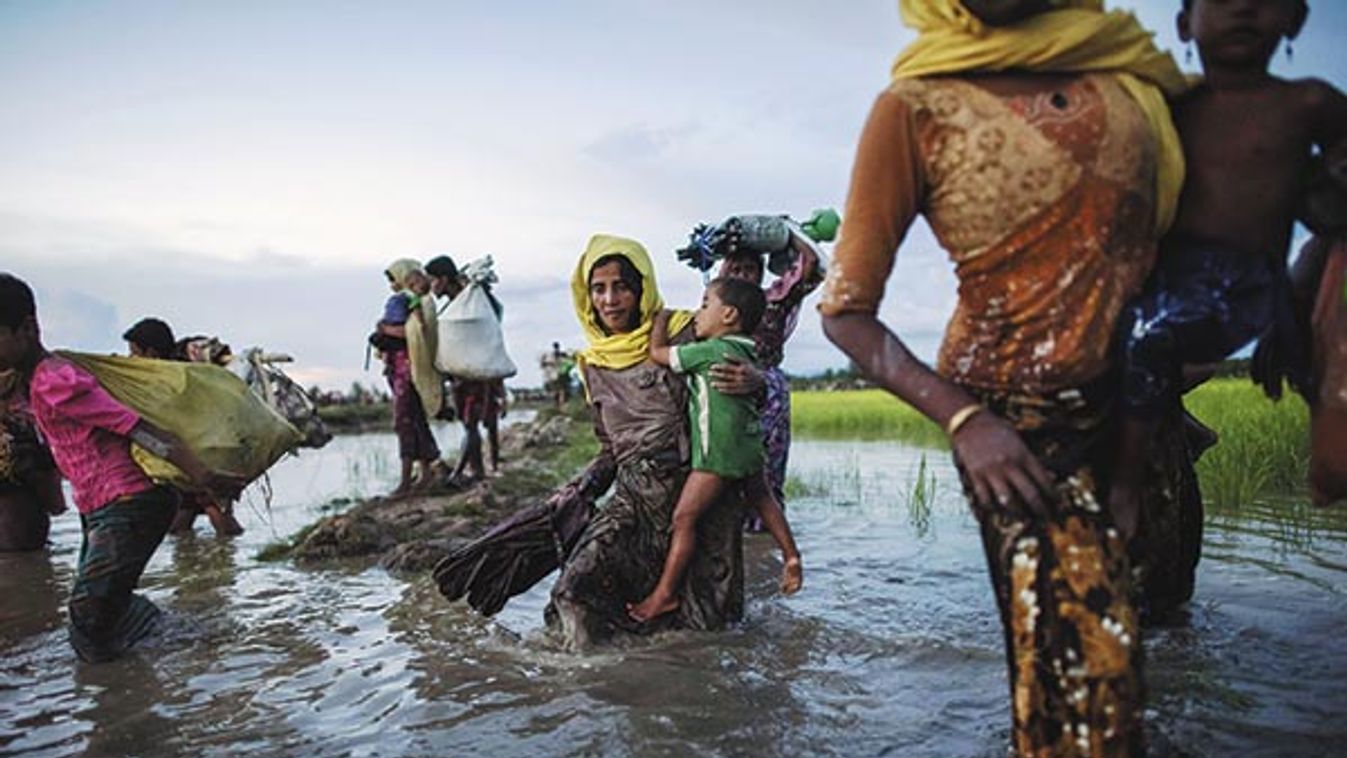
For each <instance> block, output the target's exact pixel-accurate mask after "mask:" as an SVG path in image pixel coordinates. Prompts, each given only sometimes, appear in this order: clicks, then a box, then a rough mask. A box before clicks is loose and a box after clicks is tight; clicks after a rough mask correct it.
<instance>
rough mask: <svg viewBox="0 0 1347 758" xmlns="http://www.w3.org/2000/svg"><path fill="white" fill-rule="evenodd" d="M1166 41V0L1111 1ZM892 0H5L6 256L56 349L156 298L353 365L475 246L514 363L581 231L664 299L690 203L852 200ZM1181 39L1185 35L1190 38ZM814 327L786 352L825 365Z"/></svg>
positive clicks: (1, 142)
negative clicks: (420, 284) (396, 285)
mask: <svg viewBox="0 0 1347 758" xmlns="http://www.w3.org/2000/svg"><path fill="white" fill-rule="evenodd" d="M1121 4H1122V5H1125V6H1130V7H1134V8H1136V10H1137V11H1138V13H1139V15H1140V16H1141V18H1142V20H1143V21H1144V22H1145V23H1147V24H1148V25H1150V26H1151V27H1152V28H1155V29H1157V30H1159V32H1160V34H1159V39H1160V41H1161V43H1162V45H1167V46H1169V47H1171V48H1177V40H1176V39H1175V37H1174V33H1173V30H1172V26H1173V13H1174V11H1175V9H1176V6H1177V2H1176V0H1137V1H1136V2H1130V3H1121ZM896 6H897V4H896V2H893V0H855V2H848V3H846V4H844V5H839V4H837V3H835V2H829V1H828V0H791V1H783V0H737V1H736V2H734V3H720V2H712V1H711V0H686V1H685V2H680V3H666V2H657V1H655V0H644V1H643V0H575V1H574V2H567V3H542V2H520V3H460V2H455V3H444V2H430V1H429V0H426V1H424V2H422V1H416V2H413V1H407V0H404V1H401V2H387V3H378V4H370V3H366V2H329V1H324V2H318V1H317V0H313V1H306V2H301V1H298V0H288V1H287V0H274V1H270V2H257V1H250V0H245V1H244V2H236V3H211V4H206V3H170V2H163V3H160V2H104V3H88V2H76V1H75V0H50V1H49V2H42V3H31V2H30V3H6V4H3V5H0V96H3V98H4V102H5V108H3V109H0V268H4V269H9V270H13V271H15V272H16V273H18V274H20V275H21V276H24V277H25V278H27V279H29V280H30V281H31V282H32V283H33V284H34V285H35V286H36V287H37V288H38V290H39V294H40V295H41V297H42V309H43V312H42V316H43V320H44V322H45V327H46V329H47V332H48V334H49V336H50V337H51V338H52V341H53V342H54V343H56V344H64V345H70V346H74V347H82V348H88V349H98V350H107V349H116V348H119V347H120V340H119V335H120V333H121V331H122V330H123V329H124V328H125V326H126V325H127V324H129V323H131V322H132V321H134V320H135V319H136V318H139V317H140V316H142V315H146V314H150V313H153V314H158V315H162V316H164V317H166V318H168V319H169V320H170V321H171V322H173V323H174V324H175V325H176V326H179V327H180V328H182V329H187V330H192V331H203V332H211V333H218V334H220V335H221V336H222V337H223V338H225V339H226V340H227V341H230V342H232V343H233V344H234V345H235V346H239V345H243V344H251V343H265V344H267V345H268V346H269V347H274V348H276V349H281V350H286V351H288V352H292V353H294V354H296V356H297V357H298V358H299V359H300V363H299V369H300V372H301V373H302V374H303V376H305V377H308V378H312V379H314V380H316V381H321V382H323V383H324V384H328V385H330V386H344V385H345V384H347V383H349V382H350V381H351V380H353V379H360V380H362V381H366V382H368V381H378V380H379V377H378V375H377V373H374V372H370V373H368V374H366V373H363V372H362V371H361V369H360V364H361V360H362V359H363V345H364V337H365V335H366V334H367V333H368V331H369V328H370V324H371V322H372V320H373V319H374V318H375V317H376V315H377V313H378V311H379V307H380V304H381V303H382V300H383V298H384V297H385V296H386V294H387V293H386V289H385V285H384V284H383V281H382V277H381V274H380V272H381V270H382V268H383V267H384V266H385V265H386V264H387V263H388V262H389V261H390V260H392V259H393V258H397V257H403V256H408V255H410V256H414V257H420V258H423V259H424V258H429V257H431V256H432V255H435V254H438V253H444V252H447V253H449V254H451V255H453V256H454V257H455V258H456V259H458V260H459V261H460V262H462V261H465V260H468V259H471V258H473V257H476V256H477V255H480V254H484V253H491V254H493V255H494V256H495V258H496V260H497V262H498V269H499V271H500V273H501V276H502V279H503V281H502V284H501V286H500V288H499V293H500V295H501V297H502V298H503V299H504V300H505V302H506V306H507V309H508V313H507V318H506V330H507V339H508V340H509V344H510V347H511V349H512V351H513V353H514V355H515V358H516V360H517V362H518V363H520V365H521V368H522V369H524V372H523V374H522V375H521V382H523V383H531V382H536V381H537V378H538V372H537V369H536V366H535V365H533V364H534V358H535V356H536V354H537V353H538V352H540V351H541V350H542V349H543V348H544V347H545V346H546V345H547V344H549V343H550V342H551V341H552V340H553V339H561V340H563V341H565V342H567V343H568V344H571V345H575V344H577V343H578V341H579V338H580V333H579V329H578V328H577V327H576V326H575V324H574V319H573V318H572V317H571V316H570V301H569V290H568V284H567V279H568V277H569V275H570V271H571V268H572V266H573V264H574V260H575V257H576V255H577V254H578V253H579V251H580V250H581V249H582V248H583V246H584V244H585V241H586V240H587V238H588V236H589V235H590V234H592V233H594V232H599V231H604V232H613V233H619V234H625V235H629V236H633V237H636V238H638V239H641V240H642V241H644V242H645V243H646V245H647V246H648V247H649V248H650V250H651V251H652V253H653V254H654V255H655V257H656V259H657V262H658V266H659V268H660V276H661V282H662V284H663V286H664V288H665V290H666V299H667V300H668V301H669V302H670V303H674V304H679V303H682V304H691V303H695V302H696V299H697V295H698V290H699V287H700V279H699V278H698V277H697V276H695V275H694V274H693V273H692V272H690V271H689V270H687V269H682V268H680V267H679V266H678V265H677V264H676V263H675V262H674V259H673V257H672V254H671V251H672V250H673V249H674V248H675V247H677V246H678V245H680V244H681V243H682V242H683V241H684V240H685V238H686V235H687V232H688V230H689V229H690V228H691V226H692V225H693V224H695V223H697V222H699V221H711V220H717V219H719V218H721V217H724V216H726V215H728V214H731V213H735V212H753V211H772V212H777V211H786V212H795V213H807V212H808V211H809V210H811V209H812V208H815V207H819V206H824V205H832V206H834V207H838V208H839V209H840V208H841V206H842V203H843V201H844V196H845V192H846V183H847V176H848V173H849V171H850V161H851V151H852V149H853V147H854V143H855V139H856V136H857V134H858V132H859V129H860V125H861V123H862V120H863V119H864V116H865V113H866V111H867V109H868V108H869V105H870V103H871V101H872V100H873V97H874V95H875V93H876V92H878V91H879V90H880V89H881V88H882V87H883V86H884V83H885V81H886V79H887V72H888V67H889V64H890V62H891V61H892V58H893V56H894V54H895V53H896V52H897V51H898V50H899V49H900V48H901V47H902V45H903V44H904V43H905V42H906V41H907V40H909V39H911V35H910V33H908V32H907V31H906V30H904V29H903V28H902V26H901V24H900V23H899V20H898V16H897V7H896ZM1345 31H1347V8H1345V7H1343V6H1340V5H1338V4H1332V5H1331V6H1330V5H1329V4H1326V3H1319V4H1316V6H1315V9H1314V13H1313V15H1312V17H1311V20H1310V24H1309V27H1308V28H1307V30H1306V32H1305V34H1304V35H1303V37H1302V39H1301V40H1299V41H1298V42H1297V45H1296V59H1295V62H1294V64H1292V65H1290V66H1288V65H1287V64H1286V63H1285V62H1284V61H1283V60H1280V59H1279V62H1278V64H1277V67H1278V71H1279V72H1281V73H1286V74H1290V75H1303V74H1304V73H1309V72H1313V73H1315V74H1318V75H1321V76H1324V77H1326V78H1328V79H1329V80H1330V81H1333V82H1335V83H1337V84H1338V85H1339V86H1343V83H1344V81H1347V63H1345V62H1344V59H1343V58H1342V56H1340V55H1338V54H1337V51H1336V50H1335V49H1334V46H1335V44H1336V40H1339V39H1341V38H1342V35H1343V33H1344V32H1345ZM1179 57H1180V59H1182V55H1181V54H1180V55H1179ZM953 292H954V284H953V277H952V276H951V274H950V272H949V265H948V264H947V263H946V260H945V256H944V254H943V253H942V252H941V251H940V250H939V249H938V247H937V246H936V245H935V243H934V241H933V240H932V239H931V237H930V235H929V233H928V232H925V231H917V232H914V233H913V234H912V235H911V236H910V237H909V241H908V244H907V245H906V246H905V249H904V250H903V253H902V255H901V256H900V257H899V261H898V264H897V266H896V268H895V273H894V275H893V278H892V280H891V284H890V295H889V298H888V300H886V303H885V307H884V311H883V315H884V317H885V318H886V320H887V321H888V322H889V323H891V324H893V325H895V327H896V328H897V329H898V331H899V332H900V333H901V334H903V335H904V336H905V337H908V338H910V339H911V341H912V342H913V344H914V347H915V348H916V349H917V351H918V352H919V353H921V354H923V355H926V356H930V355H932V354H933V352H934V347H935V344H936V342H937V340H938V336H939V333H940V332H941V330H942V329H943V327H944V323H945V320H946V318H947V317H948V313H949V311H950V309H951V306H952V299H953ZM842 363H843V358H842V357H841V355H840V354H839V353H837V352H836V351H835V350H834V349H833V348H831V346H829V345H828V344H827V343H826V341H825V340H824V339H823V337H822V335H821V332H820V329H819V326H818V322H817V319H815V318H811V317H806V318H805V319H803V321H802V324H801V327H800V333H799V336H798V338H797V340H796V342H794V343H793V344H792V346H791V349H790V351H789V352H788V359H787V367H788V368H789V369H792V370H796V371H808V370H818V369H822V368H824V367H827V366H839V365H842Z"/></svg>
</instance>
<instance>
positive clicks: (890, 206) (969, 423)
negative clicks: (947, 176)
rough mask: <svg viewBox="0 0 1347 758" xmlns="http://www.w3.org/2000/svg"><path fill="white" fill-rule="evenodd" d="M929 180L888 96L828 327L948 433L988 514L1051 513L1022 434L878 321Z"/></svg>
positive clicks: (865, 139) (857, 174)
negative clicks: (956, 422) (960, 419)
mask: <svg viewBox="0 0 1347 758" xmlns="http://www.w3.org/2000/svg"><path fill="white" fill-rule="evenodd" d="M924 182H925V177H924V176H923V173H922V164H921V159H920V155H919V151H918V149H917V133H916V127H915V121H914V118H913V116H912V114H911V112H910V111H909V109H908V108H907V106H906V104H904V103H903V102H902V100H901V99H900V98H899V97H898V96H897V95H895V94H893V93H891V92H886V93H884V94H882V95H880V97H879V99H878V100H877V101H876V102H875V105H874V108H873V109H872V110H871V113H870V117H869V119H868V120H867V122H866V125H865V128H864V130H863V132H862V134H861V139H860V144H859V146H858V147H857V150H856V161H855V165H854V167H853V169H852V175H851V187H850V191H849V193H848V199H847V212H846V213H845V214H844V216H843V217H844V218H845V219H846V221H845V223H843V225H842V234H841V239H839V240H838V244H837V247H836V249H835V252H834V255H833V261H832V266H831V270H830V273H829V281H828V284H827V285H826V286H827V288H828V289H827V292H825V296H824V301H823V303H822V304H821V305H820V310H821V311H822V312H823V314H824V318H823V330H824V333H825V334H827V335H828V339H830V340H831V341H832V342H833V343H834V344H835V345H837V347H838V348H840V349H841V350H842V352H843V353H845V354H846V355H847V356H849V357H850V358H851V359H852V360H853V361H854V362H855V364H856V366H857V367H858V368H859V369H860V371H861V373H862V374H863V375H864V376H866V377H867V378H868V379H870V380H871V381H873V382H875V383H876V384H878V385H879V386H881V387H883V388H884V389H886V390H888V391H889V392H891V393H893V394H894V395H896V396H897V397H899V398H900V399H902V400H903V401H905V402H907V403H908V404H909V405H911V406H913V407H914V408H916V409H917V410H918V411H920V412H921V413H922V414H924V415H925V416H926V417H927V418H929V419H931V420H932V421H934V422H935V423H937V424H939V425H940V426H941V427H943V428H946V429H948V428H949V424H950V422H951V420H953V419H954V418H955V416H956V415H958V414H960V412H961V411H963V412H964V418H965V420H966V423H963V424H962V425H961V426H960V427H959V428H958V430H957V432H956V433H955V434H954V435H953V438H952V439H951V440H950V442H951V445H952V446H953V447H954V452H955V455H956V456H957V457H958V459H959V461H960V463H961V464H962V466H963V468H964V470H965V472H966V473H967V475H968V478H969V481H970V483H971V485H972V488H973V496H974V500H975V502H976V503H977V504H978V505H979V506H981V507H995V506H996V505H997V504H999V505H1000V506H1001V507H1003V508H1016V509H1018V508H1020V507H1024V506H1027V507H1028V509H1029V510H1030V511H1032V512H1034V513H1036V514H1039V515H1046V514H1047V513H1048V511H1049V509H1050V508H1051V504H1052V501H1053V499H1054V498H1055V491H1054V488H1053V479H1052V476H1051V474H1050V473H1049V472H1048V471H1047V469H1045V468H1044V467H1043V465H1042V464H1041V463H1040V462H1039V461H1038V459H1037V458H1035V457H1034V455H1033V453H1032V452H1030V450H1029V449H1028V447H1027V446H1026V445H1025V444H1024V441H1023V440H1022V439H1021V438H1020V436H1019V434H1018V433H1017V432H1016V431H1015V429H1014V428H1013V427H1011V426H1010V424H1009V423H1007V422H1006V421H1005V420H1004V419H1001V418H1000V417H998V416H996V415H994V414H993V413H991V412H989V411H980V412H974V413H973V415H972V416H971V417H969V416H967V411H965V409H968V408H971V407H975V406H976V405H977V400H976V399H975V398H974V397H973V396H972V395H970V394H969V393H968V392H966V391H964V390H963V389H962V388H960V387H959V386H958V385H956V384H954V383H953V382H950V381H949V380H947V379H945V378H944V377H942V376H940V375H939V374H937V373H935V372H934V371H933V370H931V368H930V367H929V366H927V365H926V364H924V363H922V362H921V361H920V360H918V359H917V358H916V357H915V356H913V355H912V352H911V351H910V350H908V348H907V346H906V345H905V344H904V343H903V341H902V340H901V339H899V337H898V336H897V335H896V334H894V333H893V332H892V331H890V330H889V329H888V328H887V327H886V326H885V325H884V324H883V323H882V322H881V321H880V320H879V317H878V310H879V300H880V297H881V296H882V294H883V288H884V282H885V281H886V280H887V279H888V275H889V273H890V272H891V271H892V269H893V261H894V259H895V257H896V256H897V253H898V249H899V247H900V246H901V244H902V241H903V238H904V237H905V236H906V234H907V230H908V228H909V227H910V225H911V224H912V222H913V220H915V218H916V216H917V214H918V212H919V211H920V208H921V204H922V197H923V193H924V191H925V187H924Z"/></svg>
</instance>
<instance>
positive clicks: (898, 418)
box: [791, 378, 1309, 508]
mask: <svg viewBox="0 0 1347 758" xmlns="http://www.w3.org/2000/svg"><path fill="white" fill-rule="evenodd" d="M1184 403H1185V404H1186V406H1187V407H1188V409H1189V410H1190V411H1191V412H1192V413H1193V415H1195V416H1197V417H1198V418H1199V419H1201V420H1202V422H1203V423H1205V424H1207V425H1208V426H1210V427H1212V428H1213V429H1215V430H1216V432H1217V433H1218V434H1219V435H1220V436H1221V441H1220V444H1218V445H1217V446H1216V447H1214V448H1212V449H1211V450H1208V451H1207V453H1206V455H1204V456H1203V457H1202V459H1201V460H1200V461H1198V464H1197V472H1198V477H1199V480H1200V482H1201V485H1202V494H1203V497H1204V499H1205V500H1206V501H1207V502H1208V503H1209V504H1211V505H1213V506H1216V507H1218V508H1219V507H1231V508H1238V507H1241V506H1243V505H1247V504H1249V503H1252V502H1253V501H1254V500H1255V499H1258V498H1263V497H1268V496H1272V495H1299V494H1301V493H1303V492H1304V491H1305V475H1306V471H1307V469H1308V465H1309V447H1308V439H1309V411H1308V409H1307V408H1306V406H1305V403H1304V402H1303V401H1302V400H1301V399H1300V398H1299V397H1298V396H1294V395H1290V396H1288V397H1286V398H1284V399H1283V400H1282V401H1281V402H1277V403H1274V402H1272V401H1271V400H1268V399H1267V398H1266V397H1264V396H1263V393H1262V392H1261V391H1260V390H1259V389H1258V388H1257V387H1255V386H1254V385H1253V383H1251V382H1250V381H1249V380H1248V379H1243V378H1229V379H1214V380H1212V381H1210V382H1207V383H1206V384H1204V385H1202V386H1201V387H1199V388H1198V389H1197V390H1195V391H1194V392H1192V393H1190V394H1189V395H1188V396H1187V397H1185V398H1184ZM791 405H792V415H791V428H792V431H793V433H794V434H795V435H797V436H799V437H801V438H813V439H868V440H883V439H891V440H901V441H903V442H906V443H908V444H911V445H916V446H918V447H929V448H940V449H947V448H948V447H949V444H948V441H947V440H946V439H945V434H944V432H943V431H942V430H941V429H940V428H939V427H937V426H936V425H935V424H934V423H932V422H931V421H930V420H928V419H927V418H926V417H924V416H922V415H921V414H920V413H918V412H917V411H916V410H915V409H913V408H912V407H911V406H909V405H907V404H905V403H903V402H901V401H899V400H897V399H896V398H894V397H893V396H891V395H889V394H888V393H887V392H884V391H883V390H877V389H870V390H853V391H842V392H822V391H801V392H794V393H792V394H791Z"/></svg>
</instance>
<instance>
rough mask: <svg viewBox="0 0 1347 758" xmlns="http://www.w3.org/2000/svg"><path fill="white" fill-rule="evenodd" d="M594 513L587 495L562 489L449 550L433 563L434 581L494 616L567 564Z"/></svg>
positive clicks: (448, 595) (445, 592)
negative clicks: (514, 598)
mask: <svg viewBox="0 0 1347 758" xmlns="http://www.w3.org/2000/svg"><path fill="white" fill-rule="evenodd" d="M593 512H594V496H593V495H592V494H587V493H586V492H585V488H583V487H582V488H578V489H576V488H565V489H563V490H562V491H561V492H560V493H558V494H557V495H556V496H554V497H552V498H550V499H549V500H546V501H544V502H540V503H536V504H534V505H530V506H528V507H526V508H523V509H521V510H519V511H517V512H515V513H514V514H513V515H511V516H510V517H509V518H507V519H506V520H504V521H502V522H501V523H499V524H497V525H496V526H494V527H492V528H491V530H490V531H488V532H487V533H486V534H484V535H482V536H481V537H478V538H477V539H475V540H473V541H472V542H470V543H468V544H467V545H464V546H462V547H460V548H458V549H457V550H454V551H453V552H452V553H450V554H449V555H448V556H446V557H445V558H444V559H443V560H441V561H440V562H439V564H438V565H436V566H435V570H434V573H433V575H434V577H435V584H436V585H437V586H438V587H439V589H440V594H442V595H444V596H445V597H446V598H448V599H449V600H451V601H452V600H458V599H460V598H466V599H467V601H468V605H469V606H471V607H472V608H473V610H475V611H477V612H478V613H480V614H482V615H483V616H494V615H495V614H496V613H498V612H500V609H502V608H504V607H505V603H506V602H507V601H508V600H509V599H510V598H512V597H514V596H515V595H518V594H520V593H522V592H526V591H528V589H529V588H531V587H533V585H535V584H537V583H538V582H540V581H542V580H543V579H544V578H545V577H546V576H547V575H548V574H550V573H552V572H553V571H555V570H556V569H557V568H558V567H560V566H561V565H562V564H563V563H565V562H566V558H567V556H569V555H570V553H571V550H572V549H574V547H575V543H576V542H577V541H578V540H579V539H580V535H581V533H583V532H584V530H585V527H586V526H588V525H589V519H590V516H591V515H592V514H593Z"/></svg>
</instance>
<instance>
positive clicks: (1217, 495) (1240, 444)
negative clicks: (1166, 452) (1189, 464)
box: [1184, 379, 1309, 508]
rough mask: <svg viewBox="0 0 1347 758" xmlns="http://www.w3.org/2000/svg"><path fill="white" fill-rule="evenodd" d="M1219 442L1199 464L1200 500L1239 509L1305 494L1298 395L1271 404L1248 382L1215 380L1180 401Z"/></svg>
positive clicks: (1305, 413)
mask: <svg viewBox="0 0 1347 758" xmlns="http://www.w3.org/2000/svg"><path fill="white" fill-rule="evenodd" d="M1184 404H1185V405H1186V406H1187V407H1188V410H1189V411H1191V412H1192V414H1193V415H1194V416H1197V417H1198V418H1199V419H1201V420H1202V423H1204V424H1206V425H1207V426H1210V427H1211V428H1212V429H1215V430H1216V433H1217V434H1219V435H1221V441H1220V442H1219V443H1218V444H1217V445H1216V447H1213V448H1212V449H1210V450H1208V451H1207V452H1206V454H1205V455H1203V456H1202V459H1201V460H1199V461H1198V462H1197V475H1198V480H1199V481H1200V482H1201V485H1202V495H1203V499H1204V500H1206V501H1207V503H1209V504H1211V505H1213V506H1216V507H1218V508H1219V507H1231V508H1238V507H1241V506H1244V505H1248V504H1250V503H1252V502H1253V501H1254V500H1255V499H1257V498H1260V497H1266V496H1269V495H1278V494H1280V495H1287V494H1300V493H1303V492H1304V491H1305V476H1306V472H1307V471H1308V469H1309V409H1308V408H1307V407H1306V406H1305V403H1304V401H1302V400H1301V399H1300V397H1299V396H1298V395H1289V396H1287V397H1285V398H1283V399H1282V400H1281V402H1277V403H1274V402H1272V401H1271V400H1268V399H1267V398H1266V397H1264V396H1263V393H1262V391H1260V390H1259V389H1258V388H1257V387H1255V386H1254V385H1253V384H1252V383H1251V382H1249V381H1248V380H1247V379H1216V380H1213V381H1210V382H1208V383H1206V384H1204V385H1202V386H1201V387H1199V388H1198V389H1197V390H1195V391H1194V392H1192V393H1190V394H1189V395H1188V396H1187V397H1186V398H1184Z"/></svg>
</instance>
